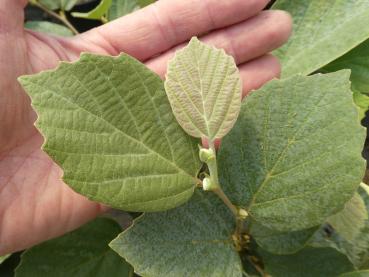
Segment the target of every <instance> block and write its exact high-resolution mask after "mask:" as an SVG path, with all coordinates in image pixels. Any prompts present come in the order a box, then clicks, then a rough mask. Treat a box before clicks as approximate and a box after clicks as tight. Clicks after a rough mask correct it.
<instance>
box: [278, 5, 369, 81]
mask: <svg viewBox="0 0 369 277" xmlns="http://www.w3.org/2000/svg"><path fill="white" fill-rule="evenodd" d="M273 8H274V9H281V10H286V11H288V12H289V13H290V14H291V15H292V17H293V30H294V32H293V35H292V36H291V38H290V39H289V41H288V42H287V43H286V44H285V45H284V46H282V47H281V48H279V49H278V50H276V51H275V52H274V54H276V55H277V56H278V57H279V58H280V60H281V62H282V69H283V72H282V77H288V76H290V75H293V74H296V73H301V74H303V75H307V74H309V73H312V72H314V71H316V70H318V69H319V68H321V67H322V66H324V65H326V64H328V63H329V62H331V61H333V60H335V59H336V58H338V57H340V56H342V55H343V54H345V53H346V52H348V51H349V50H351V49H352V48H354V47H355V46H356V45H358V44H360V43H361V42H363V41H364V40H366V39H367V38H368V37H369V28H368V24H369V1H356V0H324V1H321V0H304V1H291V0H278V1H277V2H276V3H275V4H274V6H273Z"/></svg>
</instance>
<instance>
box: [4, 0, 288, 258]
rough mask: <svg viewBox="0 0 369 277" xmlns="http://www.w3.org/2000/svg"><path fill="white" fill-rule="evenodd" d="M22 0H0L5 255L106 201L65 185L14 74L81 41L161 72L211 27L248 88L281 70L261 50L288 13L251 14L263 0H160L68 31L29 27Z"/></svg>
mask: <svg viewBox="0 0 369 277" xmlns="http://www.w3.org/2000/svg"><path fill="white" fill-rule="evenodd" d="M26 2H27V1H26V0H5V1H2V3H0V53H1V55H0V72H1V75H0V255H2V254H4V253H6V252H12V251H15V250H19V249H23V248H25V247H28V246H30V245H33V244H35V243H38V242H40V241H42V240H46V239H48V238H51V237H54V236H58V235H60V234H63V233H64V232H66V231H68V230H71V229H74V228H76V227H78V226H79V225H81V224H83V223H84V222H86V221H88V220H90V219H92V218H93V217H95V216H96V215H98V214H99V213H101V212H102V211H103V210H104V207H103V206H102V205H100V204H98V203H94V202H91V201H89V200H87V199H86V198H84V197H83V196H81V195H79V194H76V193H75V192H73V191H72V190H71V189H70V188H69V187H68V186H67V185H65V184H64V183H63V182H62V181H61V179H60V178H61V175H62V171H61V169H60V168H59V167H58V166H57V165H56V164H54V163H53V161H52V160H51V159H50V158H49V157H48V156H47V155H46V154H45V153H43V152H42V150H41V148H40V147H41V145H42V142H43V138H42V136H41V135H40V134H39V133H38V131H37V130H36V129H35V127H34V125H33V123H34V121H35V119H36V115H35V113H34V111H33V110H32V108H31V106H30V99H29V98H28V96H27V95H26V94H25V93H24V91H23V90H22V88H21V87H20V85H19V84H18V82H17V77H18V76H20V75H24V74H33V73H37V72H39V71H41V70H45V69H50V68H53V67H55V66H56V65H57V64H58V61H60V60H75V59H77V58H78V56H79V54H80V52H81V51H88V52H94V53H100V54H111V55H115V54H118V53H119V52H121V51H122V52H126V53H128V54H131V55H133V56H135V57H136V58H138V59H140V60H142V61H144V62H146V64H147V65H148V66H149V67H150V68H152V69H153V70H154V71H156V72H157V73H158V74H160V75H162V76H163V74H164V72H165V68H166V66H165V65H166V62H167V60H168V58H170V56H171V55H172V53H173V51H174V47H180V46H181V45H180V43H182V42H185V41H186V40H188V39H189V38H190V37H191V36H194V35H200V34H201V33H206V32H208V34H207V35H204V36H202V39H203V40H205V41H207V42H208V43H211V44H214V45H216V46H218V47H223V48H225V49H226V51H228V52H229V53H230V54H232V55H233V56H234V57H235V59H236V62H237V63H238V64H239V68H240V72H241V76H242V78H243V80H244V94H246V93H247V92H248V91H250V90H251V89H254V88H257V87H259V86H261V85H262V84H263V83H264V82H266V81H267V80H269V79H271V78H273V77H275V76H277V75H278V74H279V70H280V68H279V64H278V61H276V59H275V58H274V57H272V56H270V55H265V53H267V52H269V51H271V50H273V49H274V48H276V47H278V46H280V45H281V44H282V43H283V42H284V41H285V40H286V39H287V38H288V36H289V33H290V29H291V23H290V18H289V17H288V15H286V14H285V13H282V12H262V13H260V14H259V15H256V16H254V15H255V14H257V13H259V12H260V10H261V9H262V8H263V6H264V5H265V4H266V3H267V2H268V1H266V0H263V1H259V0H258V1H242V0H231V1H228V2H227V4H222V3H220V2H222V1H216V0H209V1H204V2H207V3H206V4H204V5H202V7H199V5H197V4H194V3H191V1H185V2H186V3H183V1H173V0H161V1H159V2H158V3H157V4H156V5H154V6H151V7H148V8H146V9H144V10H141V11H139V12H136V13H135V14H133V15H130V16H128V17H125V18H122V19H119V20H117V21H115V22H112V23H110V24H107V25H104V26H102V27H100V28H98V29H94V30H92V31H90V32H88V33H85V34H83V35H80V36H77V37H75V38H72V39H62V38H53V37H49V36H46V35H42V34H37V33H33V32H30V31H25V30H24V29H23V13H22V10H23V7H24V6H25V4H26ZM194 7H196V8H194ZM5 8H6V11H5ZM179 11H182V13H180V14H178V12H179ZM170 14H177V16H176V18H171V17H170ZM199 15H201V16H203V18H204V20H203V21H199V17H198V16H199ZM251 16H254V17H252V18H250V17H251ZM233 24H234V25H233ZM123 28H124V29H123ZM159 53H162V54H161V55H158V54H159Z"/></svg>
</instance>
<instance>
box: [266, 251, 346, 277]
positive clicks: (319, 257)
mask: <svg viewBox="0 0 369 277" xmlns="http://www.w3.org/2000/svg"><path fill="white" fill-rule="evenodd" d="M261 256H262V257H263V262H264V264H265V271H266V272H267V273H268V274H270V275H271V276H273V277H297V276H298V277H312V276H313V277H337V276H338V275H340V274H342V273H345V272H348V271H351V270H353V266H352V264H351V263H350V261H349V260H348V259H347V258H346V257H345V256H344V255H343V254H341V253H340V252H338V251H337V250H335V249H333V248H313V247H307V248H305V249H303V250H301V251H299V252H297V253H296V254H293V255H281V256H277V255H272V254H270V253H268V252H265V251H264V252H262V253H261Z"/></svg>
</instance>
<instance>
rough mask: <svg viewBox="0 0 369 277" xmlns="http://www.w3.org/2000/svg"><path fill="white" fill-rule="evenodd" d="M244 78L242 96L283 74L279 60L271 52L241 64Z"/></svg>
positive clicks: (240, 68) (241, 73)
mask: <svg viewBox="0 0 369 277" xmlns="http://www.w3.org/2000/svg"><path fill="white" fill-rule="evenodd" d="M239 70H240V75H241V79H242V86H243V87H242V91H243V92H242V97H245V96H246V95H247V94H249V93H250V91H252V90H255V89H258V88H260V87H261V86H262V85H264V84H265V83H266V82H268V81H270V80H272V79H274V78H278V77H279V76H280V74H281V65H280V63H279V60H278V59H277V58H276V57H274V56H273V55H271V54H267V55H264V56H262V57H259V58H257V59H254V60H252V61H249V62H248V63H245V64H242V65H240V66H239Z"/></svg>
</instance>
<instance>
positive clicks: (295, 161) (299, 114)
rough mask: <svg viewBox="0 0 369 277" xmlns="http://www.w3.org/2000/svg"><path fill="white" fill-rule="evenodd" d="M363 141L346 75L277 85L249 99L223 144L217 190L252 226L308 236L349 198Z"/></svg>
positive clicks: (360, 171) (355, 184)
mask: <svg viewBox="0 0 369 277" xmlns="http://www.w3.org/2000/svg"><path fill="white" fill-rule="evenodd" d="M364 140H365V130H364V128H363V127H362V126H361V125H360V124H359V121H358V118H357V110H356V108H355V106H354V104H353V101H352V93H351V91H350V82H349V71H340V72H336V73H330V74H326V75H320V74H318V75H313V76H310V77H303V76H294V77H292V78H288V79H284V80H274V81H272V82H270V83H269V84H267V85H265V86H264V87H263V88H262V89H260V90H258V91H256V92H254V93H252V94H251V95H250V96H248V97H247V99H246V101H244V103H243V105H242V110H241V113H240V117H239V119H238V121H237V124H236V125H235V127H234V128H233V129H232V131H231V132H230V134H229V135H228V136H226V137H225V138H224V140H223V142H222V146H221V148H220V152H219V169H220V182H221V184H222V186H223V189H224V190H225V192H226V194H227V195H228V196H229V197H230V199H231V201H232V202H233V203H234V204H236V205H238V206H241V207H243V208H244V209H246V210H247V211H248V212H249V215H250V216H251V218H253V219H254V220H255V221H256V222H259V223H260V224H262V225H264V226H266V227H269V228H271V229H275V230H279V231H288V232H290V231H297V230H301V229H307V228H310V227H313V226H316V225H320V224H321V223H323V222H324V221H325V219H326V218H327V217H328V216H330V215H332V214H334V213H337V212H338V211H339V210H341V209H343V207H344V204H345V203H346V202H347V201H348V200H349V199H350V198H351V197H352V195H353V193H354V192H355V190H356V188H357V187H358V185H359V184H360V181H361V178H362V176H363V173H364V170H365V162H364V160H363V158H362V157H361V150H362V147H363V144H364Z"/></svg>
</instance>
